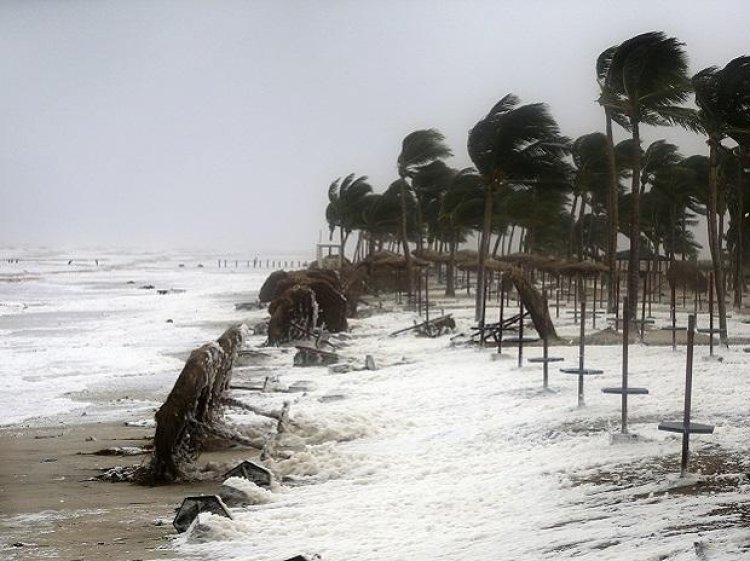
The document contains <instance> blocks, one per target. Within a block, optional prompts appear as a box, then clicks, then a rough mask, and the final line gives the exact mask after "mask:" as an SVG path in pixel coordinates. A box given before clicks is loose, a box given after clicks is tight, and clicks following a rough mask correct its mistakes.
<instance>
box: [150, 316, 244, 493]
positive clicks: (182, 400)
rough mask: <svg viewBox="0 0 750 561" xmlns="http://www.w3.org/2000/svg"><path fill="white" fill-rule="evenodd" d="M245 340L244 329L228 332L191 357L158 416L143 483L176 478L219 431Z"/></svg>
mask: <svg viewBox="0 0 750 561" xmlns="http://www.w3.org/2000/svg"><path fill="white" fill-rule="evenodd" d="M242 340H243V326H235V327H232V328H230V329H228V330H227V331H226V332H224V334H223V335H222V336H221V337H219V339H218V340H217V341H216V342H212V343H208V344H206V345H203V346H202V347H199V348H198V349H196V350H194V351H193V352H192V353H190V356H189V357H188V359H187V362H186V363H185V366H184V368H183V369H182V372H180V375H179V377H178V378H177V381H176V382H175V385H174V387H173V388H172V391H171V392H170V394H169V396H167V399H166V401H165V402H164V404H163V405H162V406H161V407H160V408H159V410H158V411H157V412H156V434H155V436H154V453H153V456H152V458H151V463H150V464H149V466H148V468H147V473H146V474H145V477H143V479H144V480H145V481H148V482H149V483H166V482H172V481H175V480H176V479H178V478H179V477H180V476H181V475H182V474H183V472H184V470H183V468H184V466H185V465H186V464H191V463H192V462H194V461H195V460H196V459H197V457H198V455H199V454H200V453H201V451H202V450H203V449H204V448H205V446H206V442H207V440H208V439H209V438H210V437H211V436H212V435H216V434H217V433H223V432H224V431H222V429H221V425H222V411H223V406H222V404H223V399H224V394H225V393H226V392H227V390H228V389H229V383H230V381H231V377H232V365H233V364H234V359H235V358H236V356H237V352H238V351H239V348H240V346H241V344H242Z"/></svg>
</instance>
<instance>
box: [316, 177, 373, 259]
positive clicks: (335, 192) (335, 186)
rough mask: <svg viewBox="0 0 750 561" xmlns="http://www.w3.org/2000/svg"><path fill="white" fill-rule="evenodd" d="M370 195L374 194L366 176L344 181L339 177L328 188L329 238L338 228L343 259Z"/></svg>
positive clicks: (327, 217) (344, 179) (348, 178)
mask: <svg viewBox="0 0 750 561" xmlns="http://www.w3.org/2000/svg"><path fill="white" fill-rule="evenodd" d="M370 193H372V186H371V185H370V184H369V183H368V182H367V177H366V176H364V175H361V176H359V177H356V176H355V174H353V173H350V174H349V175H347V176H346V177H345V178H343V180H342V179H341V178H340V177H339V178H338V179H337V180H335V181H334V182H332V183H331V185H330V186H329V187H328V206H327V207H326V221H327V222H328V227H329V228H330V234H329V238H332V237H333V231H334V230H335V229H336V228H337V227H338V228H339V243H340V246H341V249H340V254H341V258H342V259H344V257H345V249H346V242H347V240H348V239H349V235H350V234H351V233H352V230H354V229H355V228H357V227H358V226H359V223H360V222H361V213H362V209H363V205H364V201H365V200H366V197H367V195H369V194H370Z"/></svg>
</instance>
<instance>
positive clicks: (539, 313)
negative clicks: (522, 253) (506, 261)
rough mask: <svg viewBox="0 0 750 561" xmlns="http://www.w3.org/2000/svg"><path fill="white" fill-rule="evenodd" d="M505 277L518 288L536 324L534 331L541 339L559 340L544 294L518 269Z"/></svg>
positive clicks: (509, 272) (513, 269)
mask: <svg viewBox="0 0 750 561" xmlns="http://www.w3.org/2000/svg"><path fill="white" fill-rule="evenodd" d="M504 276H505V277H506V278H509V279H510V280H511V281H512V282H513V285H514V286H515V287H516V290H517V291H518V294H519V296H520V298H521V302H523V306H524V308H526V309H527V310H528V311H529V314H530V315H531V321H532V322H533V323H534V329H536V332H537V333H538V334H539V337H540V338H542V339H547V340H550V339H557V338H558V337H557V331H555V324H553V323H552V318H551V317H550V315H549V307H548V306H547V301H546V300H545V299H544V297H543V296H542V294H541V293H540V292H539V291H538V290H537V289H536V288H534V286H533V285H532V284H531V282H530V281H529V279H528V278H527V277H526V275H524V273H523V272H522V271H521V270H520V269H518V268H516V267H513V268H512V269H511V270H510V271H508V272H507V273H505V274H504ZM521 321H523V320H521Z"/></svg>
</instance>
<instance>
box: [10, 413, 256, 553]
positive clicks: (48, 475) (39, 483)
mask: <svg viewBox="0 0 750 561" xmlns="http://www.w3.org/2000/svg"><path fill="white" fill-rule="evenodd" d="M151 436H153V429H143V428H133V427H128V426H125V425H124V424H122V423H91V424H79V425H69V424H65V425H62V424H61V425H59V426H54V427H43V428H19V427H15V428H4V429H2V430H0V450H2V457H1V461H0V536H2V540H3V542H2V545H0V557H2V558H3V559H7V560H8V561H15V560H18V561H21V560H23V561H34V560H37V559H39V560H41V559H45V560H48V559H61V560H65V561H74V560H86V561H89V560H91V561H94V560H101V559H107V560H108V561H136V560H142V561H146V560H155V559H174V558H176V557H175V555H174V553H173V552H172V551H171V550H168V549H165V547H166V546H167V545H168V537H169V536H174V535H175V531H174V528H173V527H172V518H173V517H174V508H175V507H177V506H179V504H180V502H181V501H182V499H183V498H184V497H185V496H187V495H199V494H216V493H217V492H218V490H219V486H220V482H219V481H202V482H195V483H190V484H179V485H168V486H158V487H147V486H139V485H133V484H130V483H110V482H103V481H92V480H91V478H92V477H94V476H96V475H98V474H99V473H101V470H102V469H107V468H110V467H113V466H117V465H120V466H123V465H125V466H127V465H133V464H138V463H140V462H141V461H143V460H144V458H147V457H148V456H129V457H122V456H98V455H93V452H96V451H98V450H101V449H104V448H110V447H115V446H143V445H144V444H146V443H147V442H148V440H147V439H148V438H149V437H151ZM92 439H93V440H92ZM247 454H248V452H247V451H242V450H230V451H224V452H211V453H204V454H202V455H201V458H200V462H199V463H200V464H205V463H206V462H218V463H220V464H223V463H226V464H227V465H231V464H232V463H233V462H235V461H237V460H239V459H240V458H245V457H247ZM180 558H181V559H184V558H185V557H184V556H180Z"/></svg>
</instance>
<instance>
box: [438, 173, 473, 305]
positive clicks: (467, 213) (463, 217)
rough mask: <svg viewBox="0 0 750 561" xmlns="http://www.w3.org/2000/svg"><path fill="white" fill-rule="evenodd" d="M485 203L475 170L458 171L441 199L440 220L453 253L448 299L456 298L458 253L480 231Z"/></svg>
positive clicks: (450, 265) (447, 270) (447, 272)
mask: <svg viewBox="0 0 750 561" xmlns="http://www.w3.org/2000/svg"><path fill="white" fill-rule="evenodd" d="M483 201H484V199H483V193H482V183H481V178H480V177H479V174H477V172H476V170H475V169H473V168H466V169H463V170H460V171H457V172H456V173H455V175H454V177H453V180H452V181H451V184H450V186H449V187H448V189H447V190H446V191H445V193H444V194H443V196H442V198H441V201H440V210H439V215H438V216H439V218H438V220H439V223H440V226H441V232H442V235H443V236H444V237H445V240H446V241H447V242H448V250H449V252H450V253H449V257H448V263H447V267H446V284H445V295H446V296H455V295H456V291H455V286H454V273H455V266H456V250H457V249H458V245H459V243H461V242H462V241H464V240H465V239H466V236H467V234H468V233H469V232H470V231H471V230H478V229H479V228H480V227H481V223H482V216H483V207H482V205H483Z"/></svg>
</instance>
